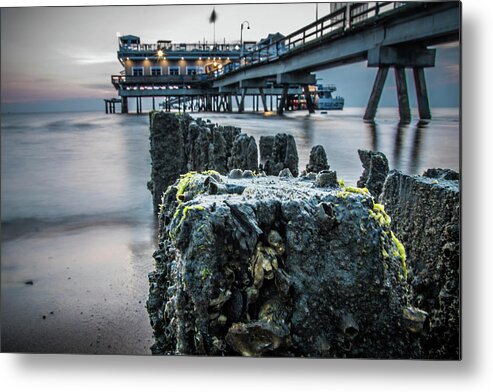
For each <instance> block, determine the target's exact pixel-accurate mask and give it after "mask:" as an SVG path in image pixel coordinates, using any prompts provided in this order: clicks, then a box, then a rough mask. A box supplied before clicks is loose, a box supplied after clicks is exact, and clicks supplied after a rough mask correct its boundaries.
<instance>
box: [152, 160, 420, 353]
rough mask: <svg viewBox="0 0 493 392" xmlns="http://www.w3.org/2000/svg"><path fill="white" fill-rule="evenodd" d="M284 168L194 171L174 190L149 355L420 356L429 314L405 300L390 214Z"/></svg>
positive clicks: (162, 233) (166, 216) (165, 205)
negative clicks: (279, 173)
mask: <svg viewBox="0 0 493 392" xmlns="http://www.w3.org/2000/svg"><path fill="white" fill-rule="evenodd" d="M289 171H291V168H290V169H289ZM288 173H289V172H288V171H286V173H285V175H284V176H283V177H282V178H274V177H262V176H253V177H252V178H244V175H243V174H244V172H243V174H242V172H241V170H235V171H234V172H232V173H231V174H230V176H229V178H227V177H223V176H220V175H218V174H217V173H214V172H207V173H204V174H192V173H189V174H186V175H183V176H182V177H181V178H180V180H179V181H177V182H176V183H175V185H174V186H172V187H169V188H168V190H167V191H166V193H165V194H164V196H163V199H162V202H161V209H160V213H159V241H158V250H157V251H156V252H155V254H154V258H155V260H156V271H155V272H153V273H151V274H150V294H149V300H148V303H147V307H148V311H149V314H150V318H151V324H152V326H153V328H154V334H155V338H156V343H155V345H154V346H153V348H152V350H153V353H155V354H166V355H168V354H178V355H245V356H260V355H270V356H305V357H307V356H314V357H338V358H342V357H363V358H410V357H414V358H417V357H420V354H421V352H420V347H419V336H420V333H421V331H422V330H423V322H424V320H425V317H426V314H425V313H424V312H422V311H421V310H419V309H417V308H413V307H412V306H410V305H409V298H408V292H409V286H408V283H407V274H408V270H407V267H406V256H405V251H404V248H403V246H402V244H401V243H400V242H399V240H398V239H397V238H396V236H395V235H394V234H393V232H392V231H391V229H390V218H389V217H388V215H387V214H386V213H385V211H384V209H383V207H382V206H381V205H380V204H377V203H375V202H374V200H373V198H372V197H371V196H370V195H369V194H368V192H367V191H366V190H362V189H359V188H355V187H342V188H341V187H339V185H337V184H333V185H334V186H333V187H325V188H320V187H317V186H316V184H315V182H314V181H313V180H312V179H313V173H311V175H309V176H308V175H307V176H306V177H303V178H300V179H293V178H292V177H290V176H289V175H288ZM248 177H249V176H248Z"/></svg>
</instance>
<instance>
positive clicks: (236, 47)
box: [120, 43, 254, 53]
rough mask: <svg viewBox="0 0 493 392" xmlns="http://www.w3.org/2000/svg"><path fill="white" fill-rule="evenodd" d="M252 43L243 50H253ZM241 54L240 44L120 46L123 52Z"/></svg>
mask: <svg viewBox="0 0 493 392" xmlns="http://www.w3.org/2000/svg"><path fill="white" fill-rule="evenodd" d="M253 47H254V44H252V43H243V50H251V49H252V48H253ZM158 50H163V51H164V52H211V51H213V52H238V53H239V52H240V51H241V46H240V43H227V44H217V43H216V44H213V43H197V44H190V43H181V44H176V43H175V44H172V43H165V44H163V43H156V44H128V45H125V44H124V45H120V51H121V52H157V51H158Z"/></svg>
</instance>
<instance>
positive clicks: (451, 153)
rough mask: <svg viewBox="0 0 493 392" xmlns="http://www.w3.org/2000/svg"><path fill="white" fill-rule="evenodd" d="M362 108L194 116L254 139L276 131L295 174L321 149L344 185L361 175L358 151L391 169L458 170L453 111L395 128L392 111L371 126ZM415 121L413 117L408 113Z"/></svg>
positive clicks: (437, 112) (441, 111)
mask: <svg viewBox="0 0 493 392" xmlns="http://www.w3.org/2000/svg"><path fill="white" fill-rule="evenodd" d="M363 113H364V109H360V108H347V109H344V110H343V111H334V112H328V113H327V114H318V113H317V114H315V115H310V116H308V115H307V114H306V112H302V111H300V112H291V113H287V114H286V116H284V117H283V118H279V117H276V116H272V117H263V116H262V115H261V114H245V115H236V114H233V115H228V114H223V113H207V114H193V116H196V117H207V118H210V119H211V120H212V121H213V122H217V123H219V124H224V125H235V126H239V127H241V128H242V130H243V131H244V132H246V133H248V134H250V135H252V136H254V137H255V138H256V140H257V141H258V140H259V138H260V136H262V135H275V134H276V133H278V132H286V133H290V134H292V135H293V136H294V138H295V140H296V143H297V147H298V155H299V165H300V170H303V169H304V167H305V166H306V164H307V163H308V159H309V156H310V149H311V147H312V146H314V145H317V144H320V145H322V146H323V147H324V148H325V151H326V152H327V157H328V160H329V164H330V166H331V169H333V170H336V171H337V173H338V177H340V178H344V180H345V181H346V182H348V183H353V184H354V183H356V181H357V179H358V178H359V176H360V175H361V170H362V168H361V163H360V161H359V157H358V153H357V150H358V149H366V150H374V151H381V152H383V153H384V154H385V155H386V156H387V158H388V160H389V165H390V168H391V169H397V170H402V171H404V172H406V173H409V174H420V173H422V172H423V171H424V170H426V169H428V168H430V167H447V168H451V169H454V170H459V123H458V118H459V117H458V110H457V109H435V110H434V113H433V114H434V119H433V120H432V121H431V122H422V121H414V122H411V123H410V124H400V123H399V120H398V118H397V116H398V112H397V110H396V109H386V108H383V109H379V112H378V116H377V118H376V121H374V122H366V123H365V122H364V121H363V120H362V117H363ZM413 115H414V116H415V118H416V115H417V113H413Z"/></svg>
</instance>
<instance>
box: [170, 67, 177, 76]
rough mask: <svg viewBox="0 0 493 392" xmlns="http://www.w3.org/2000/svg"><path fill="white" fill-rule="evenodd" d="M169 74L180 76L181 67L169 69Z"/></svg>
mask: <svg viewBox="0 0 493 392" xmlns="http://www.w3.org/2000/svg"><path fill="white" fill-rule="evenodd" d="M168 74H169V75H179V74H180V67H168Z"/></svg>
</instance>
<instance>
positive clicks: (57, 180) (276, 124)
mask: <svg viewBox="0 0 493 392" xmlns="http://www.w3.org/2000/svg"><path fill="white" fill-rule="evenodd" d="M363 112H364V109H363V108H346V109H344V110H343V111H337V112H330V111H329V112H328V113H327V114H318V113H317V114H315V115H311V116H307V115H306V112H293V113H288V114H287V115H286V116H284V117H281V118H279V117H277V116H268V117H266V116H263V115H262V114H252V113H246V114H241V115H240V114H224V113H199V114H197V113H195V114H193V116H194V117H202V118H208V119H210V120H211V121H212V122H215V123H219V124H222V125H234V126H238V127H241V128H242V131H244V132H246V133H248V134H250V135H252V136H254V137H255V138H256V140H257V141H258V139H259V137H260V136H262V135H275V134H276V133H279V132H285V133H290V134H292V135H293V136H294V137H295V140H296V143H297V147H298V154H299V160H300V162H299V163H300V164H299V167H300V170H302V169H303V168H304V167H305V166H306V164H307V163H308V158H309V153H310V149H311V147H312V146H314V145H317V144H321V145H322V146H324V148H325V150H326V152H327V157H328V160H329V164H330V166H331V170H335V171H337V175H338V178H343V179H344V180H345V182H346V183H349V184H355V183H356V181H357V180H358V178H359V176H360V175H361V172H362V167H361V163H360V161H359V158H358V153H357V150H358V149H371V150H378V151H382V152H383V153H385V154H386V155H387V157H388V159H389V164H390V168H391V169H397V170H401V171H403V172H405V173H409V174H418V173H422V172H423V171H424V170H425V169H427V168H430V167H442V168H451V169H454V170H457V171H458V170H459V165H460V159H459V150H460V130H459V110H458V109H456V108H438V109H436V108H435V109H433V110H432V112H433V116H434V117H433V120H432V121H430V122H428V123H421V122H419V121H416V120H415V121H413V122H412V123H411V124H409V125H407V126H400V125H399V121H398V118H397V109H395V108H383V109H379V112H378V116H377V120H376V123H375V124H366V123H364V122H363V121H362V116H363ZM413 114H414V118H416V117H417V116H416V113H414V112H413ZM1 159H2V160H1V221H2V234H1V235H2V237H1V312H2V314H1V320H2V334H1V335H2V336H1V344H2V351H13V352H42V353H48V352H50V353H86V354H136V355H145V354H150V346H151V345H152V344H153V337H152V329H151V327H150V324H149V319H148V316H147V311H146V309H145V302H146V299H147V290H148V282H147V274H148V272H150V271H152V269H153V261H152V253H153V250H154V242H155V230H156V219H155V217H154V216H153V212H152V202H151V195H150V193H149V191H148V190H147V185H146V184H147V181H148V180H149V176H150V156H149V125H148V116H147V115H131V114H130V115H105V114H104V113H99V112H98V113H31V114H2V117H1Z"/></svg>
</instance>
